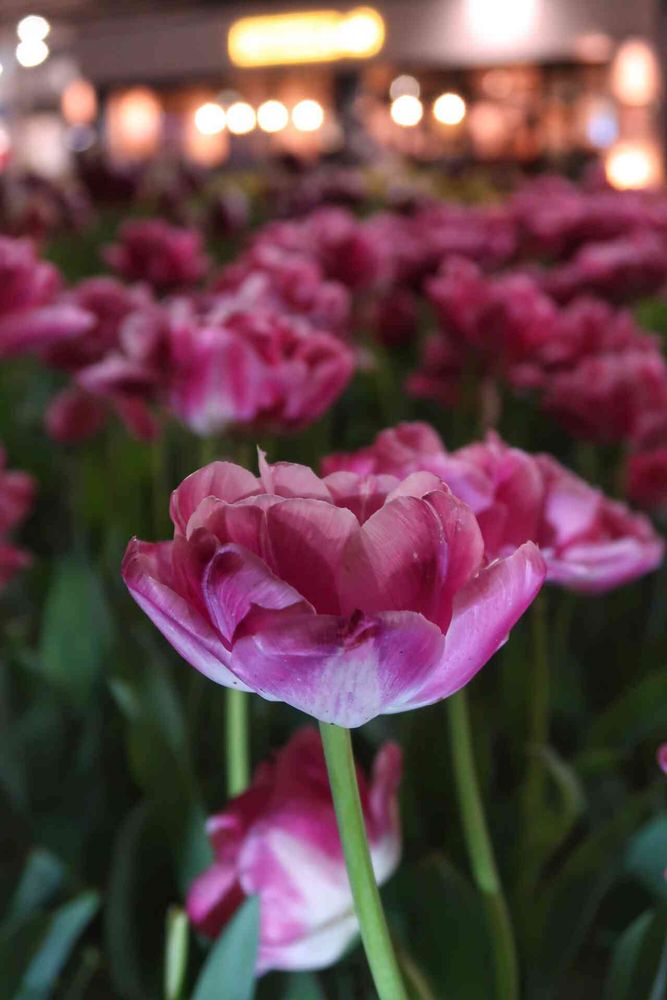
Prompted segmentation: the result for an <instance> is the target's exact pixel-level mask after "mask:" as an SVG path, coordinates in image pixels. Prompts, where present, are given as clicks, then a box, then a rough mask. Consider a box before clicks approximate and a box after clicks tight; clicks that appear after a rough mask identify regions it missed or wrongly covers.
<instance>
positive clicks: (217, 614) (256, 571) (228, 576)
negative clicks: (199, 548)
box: [202, 545, 303, 644]
mask: <svg viewBox="0 0 667 1000" xmlns="http://www.w3.org/2000/svg"><path fill="white" fill-rule="evenodd" d="M202 592H203V595H204V600H205V601H206V606H207V609H208V612H209V615H210V616H211V620H212V621H213V622H214V624H215V626H216V628H218V629H219V631H220V633H221V634H222V636H223V637H224V638H225V639H226V640H227V642H229V643H230V644H231V642H232V639H233V637H234V632H235V631H236V628H237V626H238V624H239V622H241V621H242V620H243V619H244V618H245V616H246V615H247V614H248V612H249V610H250V608H251V607H252V606H253V605H256V606H257V607H260V608H271V609H276V610H280V609H281V608H287V607H290V606H291V605H294V604H303V598H302V596H301V594H299V593H298V592H297V591H296V590H294V588H293V587H290V586H289V584H287V583H284V582H283V580H279V579H278V577H277V576H274V575H273V573H272V572H271V571H270V569H269V568H268V566H267V565H266V563H264V562H263V561H262V560H261V559H259V558H258V557H257V556H256V555H254V554H253V553H252V552H248V551H247V549H243V548H241V546H239V545H226V546H224V547H223V548H221V549H219V550H218V551H217V552H216V554H215V555H214V557H213V558H212V559H211V561H210V563H209V564H208V567H207V569H206V571H205V573H204V577H203V580H202Z"/></svg>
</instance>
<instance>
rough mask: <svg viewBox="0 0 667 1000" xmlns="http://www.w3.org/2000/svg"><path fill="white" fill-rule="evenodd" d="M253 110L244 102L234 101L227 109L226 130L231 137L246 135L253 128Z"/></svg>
mask: <svg viewBox="0 0 667 1000" xmlns="http://www.w3.org/2000/svg"><path fill="white" fill-rule="evenodd" d="M255 122H256V117H255V109H254V108H253V107H251V105H250V104H247V103H246V102H245V101H234V103H233V104H230V106H229V107H228V108H227V128H228V129H229V131H230V132H231V133H232V135H246V134H247V133H248V132H252V130H253V129H254V127H255Z"/></svg>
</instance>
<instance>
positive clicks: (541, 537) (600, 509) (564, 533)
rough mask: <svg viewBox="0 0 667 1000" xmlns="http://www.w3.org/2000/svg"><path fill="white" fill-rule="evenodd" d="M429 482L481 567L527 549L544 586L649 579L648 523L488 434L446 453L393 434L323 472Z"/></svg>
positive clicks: (423, 429) (435, 440)
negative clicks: (469, 524) (476, 530)
mask: <svg viewBox="0 0 667 1000" xmlns="http://www.w3.org/2000/svg"><path fill="white" fill-rule="evenodd" d="M334 469H335V470H337V471H338V472H339V473H340V472H341V470H343V469H349V470H354V471H355V472H362V473H363V474H365V475H376V476H381V475H383V474H391V475H397V476H406V475H409V474H414V473H415V472H417V471H428V472H429V473H433V474H435V475H437V476H439V477H440V478H441V479H442V480H443V481H444V482H445V483H447V485H448V486H449V488H450V489H451V490H452V492H453V493H454V494H455V495H456V496H458V497H459V498H460V499H462V500H464V501H465V502H466V503H467V504H469V505H470V507H471V509H472V510H473V511H474V512H475V515H476V517H477V520H478V522H479V526H480V529H481V532H482V535H483V537H484V547H485V551H486V555H487V558H488V559H489V560H493V559H496V558H497V557H498V556H507V555H508V554H510V553H511V552H513V551H514V550H515V549H516V548H517V547H518V546H520V545H522V544H524V543H525V542H527V541H529V540H530V541H533V542H535V543H536V544H537V545H538V546H539V548H540V551H541V553H542V555H543V556H544V559H545V562H546V566H547V580H548V581H550V582H553V583H558V584H561V585H562V586H564V587H567V588H569V589H571V590H577V591H582V592H586V593H599V592H602V591H605V590H609V589H611V588H613V587H617V586H620V585H621V584H622V583H627V582H629V581H630V580H634V579H636V578H637V577H640V576H643V575H644V574H645V573H648V572H650V571H651V570H654V569H656V568H657V567H658V566H659V565H660V563H661V562H662V559H663V557H664V543H663V541H662V539H661V538H660V537H659V535H658V534H657V533H656V532H655V531H654V529H653V527H652V526H651V523H650V521H649V520H648V519H647V518H645V517H644V516H643V515H641V514H636V513H633V512H632V511H631V510H630V509H629V508H628V507H626V506H625V505H624V504H622V503H618V502H615V501H613V500H609V499H608V498H607V497H605V496H604V494H603V493H601V492H600V491H599V490H596V489H594V488H593V487H592V486H589V485H588V483H586V482H585V481H584V480H583V479H581V478H580V477H579V476H576V475H575V474H574V473H573V472H570V471H569V470H568V469H566V468H565V467H564V466H562V465H560V464H559V463H558V462H556V460H555V459H553V458H551V456H549V455H536V456H532V455H529V454H527V453H526V452H524V451H521V450H520V449H519V448H511V447H509V446H508V445H506V444H505V443H504V442H503V441H502V440H501V439H500V438H499V437H498V435H497V434H493V433H491V434H488V435H487V437H486V439H485V440H484V441H483V442H481V443H479V444H472V445H468V446H467V447H465V448H460V449H458V451H454V452H447V451H446V449H445V447H444V445H443V443H442V441H441V440H440V438H439V437H438V435H437V434H436V433H435V431H433V429H432V428H430V427H428V425H426V424H418V423H417V424H400V425H399V426H398V427H397V428H394V429H389V430H385V431H382V432H381V433H380V434H379V435H378V437H377V439H376V441H375V442H374V444H372V445H370V446H369V447H367V448H362V449H361V450H360V451H358V452H356V453H352V454H349V455H343V454H341V455H333V456H330V457H329V458H327V459H325V460H324V462H323V470H324V471H325V472H331V471H332V470H334Z"/></svg>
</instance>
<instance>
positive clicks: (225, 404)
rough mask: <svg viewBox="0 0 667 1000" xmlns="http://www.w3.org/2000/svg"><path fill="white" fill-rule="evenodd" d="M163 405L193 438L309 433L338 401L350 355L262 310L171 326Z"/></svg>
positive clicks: (327, 338)
mask: <svg viewBox="0 0 667 1000" xmlns="http://www.w3.org/2000/svg"><path fill="white" fill-rule="evenodd" d="M167 351H168V358H169V361H168V366H169V369H168V376H167V382H166V401H167V405H168V406H169V408H170V409H171V411H172V412H173V413H174V414H175V415H176V416H177V417H178V418H179V419H180V420H182V421H183V422H184V423H185V424H187V426H188V427H190V428H191V430H193V431H195V432H196V433H197V434H202V435H207V434H213V433H217V432H220V431H223V430H225V429H227V428H229V427H246V428H248V427H263V428H268V429H269V430H272V431H273V432H274V433H285V432H286V431H291V430H295V429H297V428H300V427H307V426H308V425H309V424H311V423H313V422H314V421H315V420H317V419H319V417H321V416H322V414H323V413H324V412H325V411H326V410H327V409H328V408H329V407H330V406H331V404H332V403H333V402H334V401H335V400H336V399H337V398H338V396H340V394H341V392H342V391H343V389H344V388H345V386H346V385H347V383H348V382H349V380H350V378H351V377H352V374H353V372H354V367H355V363H354V356H353V354H352V352H351V351H350V350H349V348H347V347H346V346H345V345H344V344H343V343H342V342H341V341H340V340H338V338H336V337H333V336H331V335H330V334H328V333H323V332H320V331H319V330H315V329H312V328H311V327H310V326H308V325H307V324H303V323H300V322H299V321H298V320H290V319H289V317H285V316H283V315H281V314H280V313H278V312H271V311H266V310H257V311H252V310H246V311H233V312H232V313H231V315H229V316H227V318H225V319H220V320H216V318H215V315H214V313H213V314H212V315H211V317H210V318H209V319H207V318H202V319H200V318H196V317H194V316H190V317H188V316H183V317H181V316H177V317H175V318H174V319H173V320H172V322H170V323H169V325H168V332H167Z"/></svg>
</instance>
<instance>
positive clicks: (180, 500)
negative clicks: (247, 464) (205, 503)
mask: <svg viewBox="0 0 667 1000" xmlns="http://www.w3.org/2000/svg"><path fill="white" fill-rule="evenodd" d="M260 492H261V489H260V485H259V482H258V480H257V477H256V476H253V474H252V472H248V470H247V469H244V468H243V467H242V466H241V465H234V463H233V462H211V464H210V465H205V466H204V468H203V469H198V470H197V471H196V472H193V473H192V474H191V475H189V476H188V477H187V479H184V480H183V482H182V483H181V485H180V486H178V487H177V488H176V489H175V490H174V492H173V493H172V494H171V503H170V505H169V515H170V517H171V519H172V521H173V523H174V526H175V528H176V530H177V531H180V533H181V534H183V535H185V534H186V532H187V526H188V521H189V520H190V518H191V517H192V515H193V514H194V512H195V511H196V509H197V507H198V506H199V504H200V503H201V501H202V500H204V499H205V497H210V496H212V497H218V498H219V499H220V500H226V501H227V503H233V502H234V501H235V500H240V499H241V498H242V497H248V496H252V495H253V494H255V493H260Z"/></svg>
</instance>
